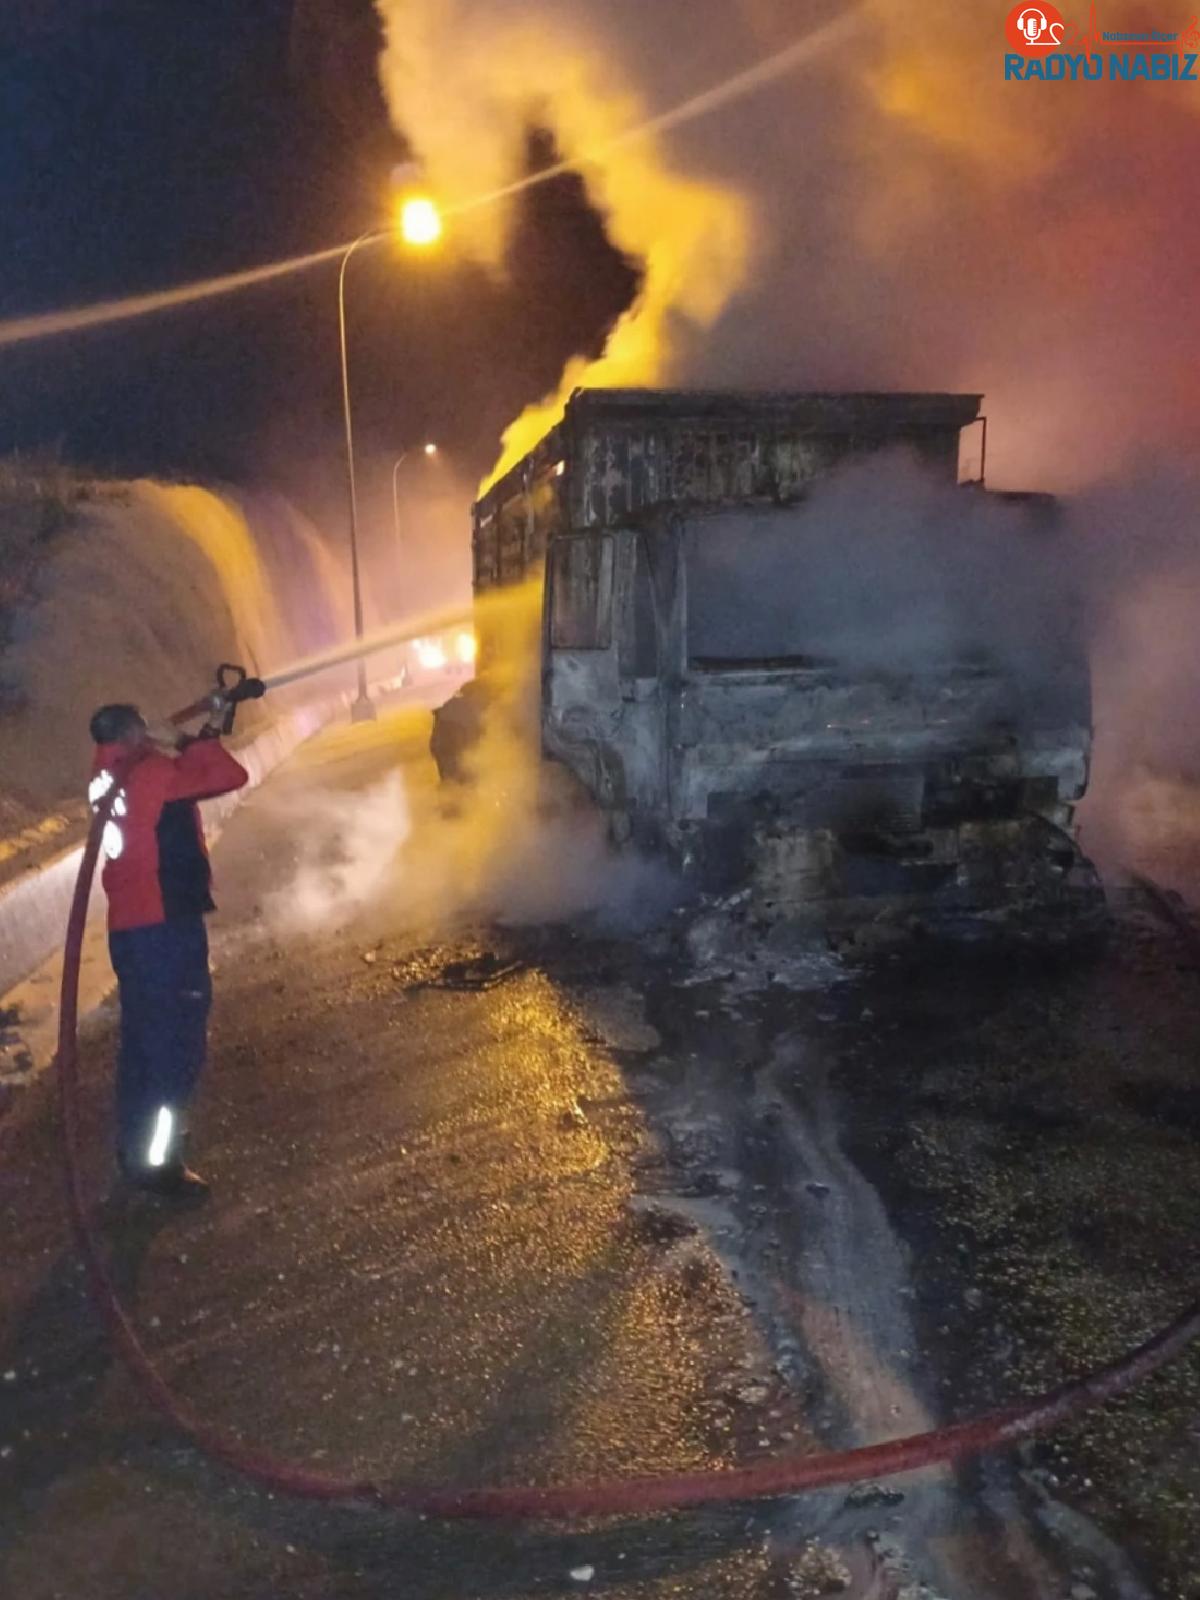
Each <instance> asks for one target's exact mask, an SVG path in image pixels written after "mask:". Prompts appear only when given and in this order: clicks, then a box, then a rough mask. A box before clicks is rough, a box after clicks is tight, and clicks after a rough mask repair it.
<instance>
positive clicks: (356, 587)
mask: <svg viewBox="0 0 1200 1600" xmlns="http://www.w3.org/2000/svg"><path fill="white" fill-rule="evenodd" d="M396 231H397V232H398V233H399V235H400V237H401V238H402V239H403V240H404V242H405V243H406V244H409V245H412V246H414V247H415V248H425V247H427V246H429V245H432V244H436V243H437V241H438V239H439V238H440V237H441V232H442V222H441V216H440V214H439V212H438V209H437V207H436V205H434V203H433V201H432V200H430V199H427V198H426V197H425V196H421V195H414V196H410V197H409V198H408V199H407V200H404V201H403V202H402V203H401V206H400V210H399V215H398V224H397V229H396ZM392 233H393V230H392V229H390V228H369V229H368V230H367V232H366V233H360V234H359V236H358V238H357V239H355V241H354V242H353V244H350V245H348V246H347V247H346V249H345V250H344V251H343V253H342V262H341V266H340V267H339V269H338V331H339V333H340V335H341V348H342V411H343V415H344V420H345V426H346V487H347V489H348V491H349V501H350V581H351V587H352V590H353V596H354V638H355V641H356V642H358V643H361V641H362V636H363V598H362V573H361V571H360V568H359V561H358V491H357V486H356V484H355V478H354V421H353V417H352V414H351V410H350V362H349V357H348V354H347V347H346V268H347V267H348V266H349V265H350V258H351V256H352V255H353V254H354V253H355V251H356V250H359V249H361V248H362V247H363V246H364V245H370V244H377V243H378V242H379V240H380V239H387V238H390V237H391V236H392ZM393 482H394V478H393ZM375 715H376V713H375V707H374V705H373V704H372V703H371V699H370V696H369V695H368V694H367V668H366V663H365V661H364V660H363V658H362V656H359V658H358V693H357V695H356V696H355V698H354V703H353V704H352V706H351V707H350V716H351V720H352V721H354V722H369V721H372V720H373V719H374V717H375Z"/></svg>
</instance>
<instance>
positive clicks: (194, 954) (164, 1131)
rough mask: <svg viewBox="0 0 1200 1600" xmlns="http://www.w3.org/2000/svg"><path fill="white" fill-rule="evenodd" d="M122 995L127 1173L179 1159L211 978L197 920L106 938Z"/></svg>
mask: <svg viewBox="0 0 1200 1600" xmlns="http://www.w3.org/2000/svg"><path fill="white" fill-rule="evenodd" d="M108 948H109V953H110V955H111V957H112V964H113V970H114V972H115V973H116V975H117V983H118V985H119V988H120V997H121V1050H120V1055H119V1057H118V1060H117V1154H118V1156H119V1157H120V1159H121V1161H122V1162H123V1163H124V1164H125V1166H126V1167H128V1168H133V1169H137V1168H144V1167H146V1166H148V1165H151V1164H153V1165H155V1166H163V1165H168V1164H170V1163H172V1162H174V1161H177V1160H178V1159H179V1150H180V1144H179V1141H180V1137H181V1135H182V1131H183V1127H184V1120H185V1116H186V1113H187V1108H188V1105H189V1103H190V1102H191V1099H192V1096H193V1094H194V1093H195V1091H196V1084H197V1081H198V1080H199V1077H200V1072H201V1069H202V1068H203V1066H204V1058H205V1054H206V1051H207V1046H208V1013H209V1008H210V1006H211V1005H212V979H211V978H210V976H209V971H208V930H207V929H206V928H205V926H204V918H203V917H199V916H197V917H178V918H175V919H173V920H172V921H170V922H159V923H155V924H154V925H153V926H152V927H149V928H130V929H127V930H125V931H123V932H120V933H111V934H109V937H108Z"/></svg>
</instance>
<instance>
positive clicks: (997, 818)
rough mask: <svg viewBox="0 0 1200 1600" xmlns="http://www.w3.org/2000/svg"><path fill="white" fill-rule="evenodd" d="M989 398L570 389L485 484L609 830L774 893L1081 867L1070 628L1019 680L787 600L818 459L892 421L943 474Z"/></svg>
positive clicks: (948, 896)
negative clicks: (878, 660) (860, 660)
mask: <svg viewBox="0 0 1200 1600" xmlns="http://www.w3.org/2000/svg"><path fill="white" fill-rule="evenodd" d="M982 423H983V419H982V418H981V415H980V397H979V396H978V395H957V394H836V395H833V394H766V395H763V394H716V393H696V392H663V391H648V390H583V391H579V392H577V393H576V394H575V395H574V396H573V397H572V399H571V401H570V403H569V404H568V406H567V408H566V412H565V415H564V417H563V420H562V421H561V423H560V424H559V425H558V426H557V427H556V428H554V429H553V430H552V431H551V432H550V433H549V434H548V435H547V436H546V437H545V438H544V439H543V440H542V441H541V443H540V444H539V445H538V446H537V447H536V448H535V449H534V450H533V451H532V452H531V453H530V454H529V455H528V456H527V457H526V458H525V459H524V460H523V461H522V462H520V463H519V464H518V465H517V466H516V467H515V468H513V469H512V471H510V472H509V473H508V474H507V475H506V476H505V477H504V478H502V479H501V480H499V481H498V482H497V483H496V484H495V485H494V486H493V487H492V488H491V489H490V491H489V492H488V493H487V494H486V495H485V496H484V497H483V498H482V499H481V500H480V501H479V503H478V504H477V505H476V507H475V511H474V538H473V559H474V585H475V592H476V595H477V597H480V598H481V597H483V596H486V595H489V594H490V593H493V592H495V591H498V590H503V589H505V588H506V587H510V586H514V585H519V584H529V583H540V585H541V595H542V601H541V605H540V643H541V676H540V712H539V726H540V738H541V745H542V752H543V754H544V755H545V756H546V757H547V758H549V759H550V760H552V761H554V762H557V763H561V764H562V766H564V767H565V768H567V769H568V770H569V771H570V772H571V773H572V774H573V775H574V777H575V778H576V779H577V780H578V782H579V783H580V784H581V785H582V786H583V788H584V789H585V790H586V791H587V793H588V795H590V796H591V798H592V800H593V801H594V802H595V803H596V804H597V805H599V806H600V807H601V808H602V810H603V811H604V812H605V813H606V814H607V816H608V818H609V820H610V824H611V829H612V833H613V835H614V837H615V838H617V839H619V840H627V839H632V840H634V841H635V842H637V843H638V844H640V845H642V846H644V847H647V848H652V849H657V850H661V851H664V852H666V853H667V854H668V855H670V856H671V857H672V858H673V859H674V860H675V861H677V862H678V863H679V864H680V865H681V866H682V867H683V868H685V869H686V870H688V871H689V872H694V873H695V874H697V875H698V876H699V877H700V878H701V879H702V880H703V881H705V882H706V883H709V884H710V885H733V884H738V883H743V882H749V883H752V884H753V885H754V886H755V887H756V889H757V890H758V892H759V894H760V895H761V897H762V898H763V900H764V903H765V904H767V905H768V906H771V907H776V908H778V909H780V910H782V911H786V912H788V913H794V912H795V911H796V910H797V909H798V908H801V907H804V906H808V905H816V904H825V905H830V904H832V903H834V902H836V903H837V904H839V905H841V906H843V907H846V908H848V909H852V908H860V909H861V908H863V907H870V906H872V905H874V904H877V903H878V900H879V898H880V897H884V898H886V899H888V900H889V901H891V902H893V903H901V904H903V903H905V902H911V903H913V904H914V905H916V904H919V903H922V902H924V901H926V900H927V899H928V898H929V897H930V896H934V897H939V898H940V899H941V900H942V901H944V902H947V903H948V904H950V905H954V906H962V907H964V908H967V907H970V908H978V907H980V906H985V905H991V904H1002V903H1007V902H1011V900H1012V899H1013V898H1014V897H1017V898H1032V899H1035V900H1036V899H1039V898H1040V899H1043V900H1044V899H1045V897H1046V896H1051V897H1053V896H1055V895H1057V894H1059V893H1060V891H1064V890H1065V889H1066V887H1067V886H1068V885H1074V886H1076V887H1077V886H1078V885H1079V883H1080V881H1081V878H1088V869H1087V866H1086V863H1085V862H1084V861H1083V859H1082V857H1081V856H1080V855H1079V852H1078V849H1077V847H1076V845H1075V842H1074V836H1073V814H1074V807H1075V805H1076V803H1077V801H1078V800H1079V799H1080V797H1081V796H1082V794H1083V792H1084V789H1085V787H1086V783H1087V775H1088V764H1089V757H1090V748H1091V709H1090V692H1089V684H1088V671H1087V662H1086V655H1085V652H1084V651H1083V649H1082V646H1081V644H1080V643H1079V640H1078V635H1077V634H1076V633H1075V631H1074V630H1073V629H1072V628H1070V627H1066V626H1064V629H1063V637H1062V639H1061V641H1060V643H1059V647H1058V649H1057V654H1056V658H1055V660H1054V661H1053V663H1052V665H1051V666H1050V667H1049V668H1048V669H1047V670H1046V672H1045V677H1044V681H1043V682H1041V683H1040V684H1038V685H1036V686H1035V692H1032V693H1031V691H1030V686H1029V684H1028V683H1024V684H1021V685H1017V684H1016V683H1014V682H1011V681H1008V680H1007V679H1006V678H1005V675H1004V672H1003V670H1002V669H1001V668H999V667H998V666H997V665H996V664H995V663H990V662H989V661H987V660H986V659H985V658H982V657H979V656H977V655H975V654H973V653H972V652H969V651H968V652H964V653H962V654H961V656H960V657H959V658H957V659H948V660H942V661H938V662H937V663H935V664H933V665H927V666H926V667H925V668H924V669H922V670H920V671H917V670H913V671H897V670H895V669H892V668H880V669H879V670H867V669H863V668H862V667H861V666H852V665H849V664H848V663H847V662H846V661H845V660H841V659H839V658H838V654H837V651H836V649H832V650H831V648H830V647H829V646H828V643H827V641H822V640H820V639H819V638H818V637H817V636H816V634H814V633H813V632H812V630H811V627H810V624H809V623H808V622H806V621H805V617H806V615H809V614H815V613H814V612H812V608H811V607H810V606H808V605H807V604H797V603H795V600H794V597H795V596H797V595H801V594H804V593H805V583H806V571H807V568H806V560H807V559H808V558H807V557H806V554H805V551H804V549H803V547H802V546H801V545H800V544H799V543H798V541H797V538H796V512H797V508H799V507H802V506H803V504H804V502H805V501H806V498H807V497H808V496H809V495H810V494H811V492H812V490H813V487H814V485H816V484H817V483H818V482H819V481H820V480H822V479H825V478H827V477H828V476H829V475H830V474H831V473H833V472H835V471H836V470H837V469H839V468H842V467H844V466H846V465H847V464H849V463H852V462H854V461H856V460H863V461H868V460H870V458H872V457H874V456H877V455H878V454H879V452H881V451H885V450H892V451H895V450H897V449H900V450H903V451H905V452H906V453H907V454H908V455H909V456H913V457H915V458H916V459H917V460H918V462H919V463H921V465H922V467H923V468H924V470H925V473H926V474H929V475H932V476H934V477H935V478H940V479H942V480H944V481H945V482H946V483H947V484H949V485H956V484H957V483H958V479H959V470H960V468H959V463H960V450H961V442H962V436H963V433H964V430H966V429H968V428H971V427H975V426H979V425H981V424H982ZM957 492H959V493H961V494H963V495H964V496H971V495H979V494H982V493H984V490H983V488H982V485H981V484H978V483H977V484H975V485H973V486H964V487H962V488H961V489H960V490H958V491H957ZM1014 498H1017V499H1019V500H1021V502H1022V506H1021V511H1022V515H1023V516H1024V517H1026V518H1027V519H1028V521H1029V523H1030V525H1031V531H1030V536H1031V537H1037V538H1043V537H1053V523H1054V505H1053V502H1051V501H1049V500H1048V499H1047V498H1046V497H1038V496H1028V497H1014ZM965 503H966V502H965V501H964V504H965ZM818 581H819V580H818V579H816V578H814V579H813V582H814V583H816V582H818ZM789 597H793V598H789ZM486 637H487V636H486V630H483V629H481V648H482V649H483V652H484V653H483V657H482V659H481V671H482V672H483V674H484V677H485V680H486V673H487V669H488V662H487V649H486ZM1089 881H1090V880H1089Z"/></svg>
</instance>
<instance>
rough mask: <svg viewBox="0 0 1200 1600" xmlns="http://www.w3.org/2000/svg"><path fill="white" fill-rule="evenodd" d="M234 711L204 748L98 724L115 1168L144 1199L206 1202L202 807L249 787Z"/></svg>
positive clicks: (215, 726) (95, 766) (98, 719)
mask: <svg viewBox="0 0 1200 1600" xmlns="http://www.w3.org/2000/svg"><path fill="white" fill-rule="evenodd" d="M227 712H228V707H227V704H226V702H225V701H224V700H222V699H221V698H220V697H215V698H214V701H213V709H212V712H211V714H210V716H209V718H208V721H207V722H206V724H205V726H204V728H203V729H202V731H201V732H200V734H199V735H198V736H197V737H195V738H189V737H186V736H185V735H183V734H182V733H180V731H179V730H178V729H176V728H174V727H171V726H170V725H164V726H161V727H160V726H155V727H150V726H148V725H147V723H146V721H145V719H144V718H143V717H142V715H141V713H140V712H139V710H138V709H137V707H136V706H132V705H106V706H101V707H100V709H99V710H98V711H97V712H96V713H95V715H94V716H93V717H92V720H91V735H92V738H93V740H94V741H95V744H96V754H95V759H94V761H93V763H92V779H91V784H90V786H89V790H88V798H89V800H90V802H91V804H92V806H93V808H95V807H96V806H98V805H99V803H100V801H101V800H102V799H103V798H104V797H105V796H107V795H108V794H109V792H110V791H111V790H112V788H113V787H114V785H116V786H117V790H118V792H117V795H116V797H115V799H114V801H113V805H112V810H111V812H110V814H109V819H108V821H107V823H106V824H105V828H104V836H103V839H102V842H101V851H102V855H103V859H104V872H103V883H104V890H105V893H106V894H107V896H108V930H109V932H108V946H109V953H110V955H111V957H112V964H113V970H114V972H115V973H116V975H117V983H118V988H119V994H120V1003H121V1043H120V1052H119V1055H118V1059H117V1074H116V1137H117V1164H118V1167H119V1168H120V1171H121V1173H122V1174H123V1176H124V1177H125V1178H126V1179H127V1180H128V1181H129V1182H130V1183H132V1184H134V1185H136V1186H137V1187H138V1188H141V1189H146V1190H149V1191H151V1192H152V1193H155V1194H162V1195H167V1196H170V1197H172V1198H177V1199H203V1197H204V1196H205V1195H206V1194H207V1192H208V1186H207V1184H206V1183H205V1182H204V1180H203V1179H202V1178H200V1177H199V1176H198V1175H197V1174H196V1173H194V1172H192V1171H190V1170H189V1168H188V1166H187V1164H186V1162H185V1161H184V1136H185V1132H186V1116H187V1109H188V1105H189V1103H190V1102H191V1099H192V1096H193V1095H194V1093H195V1090H196V1085H197V1081H198V1079H199V1076H200V1072H201V1069H202V1068H203V1066H204V1058H205V1053H206V1049H207V1035H208V1012H209V1006H210V1004H211V1000H212V983H211V979H210V976H209V968H208V933H207V929H206V928H205V925H204V917H205V914H206V913H207V912H209V911H212V910H213V909H214V906H213V900H212V893H211V881H212V880H211V872H210V868H209V862H208V852H207V849H206V847H205V843H204V829H203V826H202V824H201V821H200V813H199V809H198V807H197V801H200V800H211V799H213V798H214V797H215V796H216V795H221V794H228V793H229V792H230V791H231V790H233V789H239V788H241V786H242V785H243V784H244V783H245V782H246V776H247V774H246V770H245V768H244V767H242V766H241V765H240V764H239V763H238V762H237V761H235V760H234V758H233V757H232V756H231V755H230V754H229V752H228V751H227V750H226V749H225V748H224V746H223V745H222V744H221V742H220V737H219V736H220V733H221V729H222V725H223V723H224V721H225V718H226V716H227Z"/></svg>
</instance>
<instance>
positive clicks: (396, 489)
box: [392, 440, 438, 549]
mask: <svg viewBox="0 0 1200 1600" xmlns="http://www.w3.org/2000/svg"><path fill="white" fill-rule="evenodd" d="M437 453H438V447H437V445H436V444H434V443H433V442H432V440H431V441H430V442H429V443H428V444H424V445H422V446H421V454H422V455H425V456H430V457H433V456H436V455H437ZM411 454H412V451H411V450H402V451H401V452H400V454H399V455H398V456H397V457H396V461H395V465H394V466H393V467H392V525H393V527H394V528H395V530H396V548H397V549H399V548H400V546H401V543H402V541H401V538H400V468H401V467H402V466H403V465H404V463H405V462H406V461H407V460H408V458H409V456H410V455H411Z"/></svg>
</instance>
